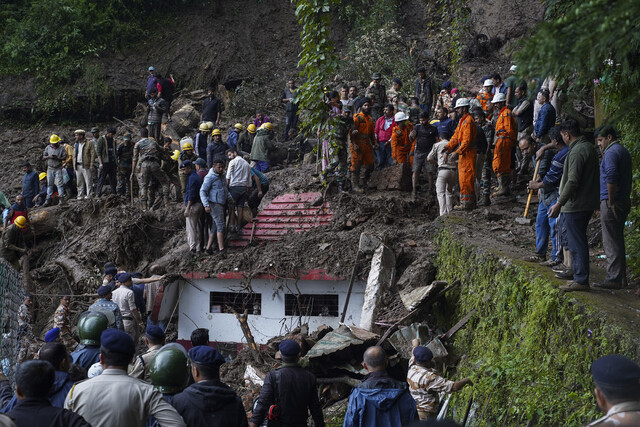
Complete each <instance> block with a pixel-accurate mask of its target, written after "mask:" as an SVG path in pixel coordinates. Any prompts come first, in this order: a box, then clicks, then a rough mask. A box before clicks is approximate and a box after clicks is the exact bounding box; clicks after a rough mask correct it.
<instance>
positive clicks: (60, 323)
mask: <svg viewBox="0 0 640 427" xmlns="http://www.w3.org/2000/svg"><path fill="white" fill-rule="evenodd" d="M70 305H71V296H70V295H69V294H63V295H62V296H61V297H60V305H58V308H56V311H55V312H54V313H53V327H54V328H60V339H61V340H62V343H63V344H64V345H65V347H67V350H68V351H71V350H73V349H74V348H75V346H76V345H77V344H78V343H77V342H76V340H74V339H73V336H72V334H71V319H70V316H71V312H70V310H69V306H70Z"/></svg>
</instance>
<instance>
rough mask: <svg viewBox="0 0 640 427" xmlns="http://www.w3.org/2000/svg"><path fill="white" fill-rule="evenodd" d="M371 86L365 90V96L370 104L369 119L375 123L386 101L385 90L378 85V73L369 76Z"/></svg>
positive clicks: (379, 78)
mask: <svg viewBox="0 0 640 427" xmlns="http://www.w3.org/2000/svg"><path fill="white" fill-rule="evenodd" d="M371 80H372V82H371V84H370V85H369V87H368V88H367V91H366V92H365V95H364V96H366V97H367V98H369V99H370V102H371V117H372V118H373V121H374V122H375V121H376V120H378V118H379V117H380V116H382V109H383V108H384V106H385V104H386V101H387V88H386V87H384V85H383V84H381V83H380V81H381V80H382V76H381V75H380V73H373V76H371Z"/></svg>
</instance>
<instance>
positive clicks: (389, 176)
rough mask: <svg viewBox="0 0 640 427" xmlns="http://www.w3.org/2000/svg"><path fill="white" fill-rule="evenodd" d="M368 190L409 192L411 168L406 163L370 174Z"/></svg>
mask: <svg viewBox="0 0 640 427" xmlns="http://www.w3.org/2000/svg"><path fill="white" fill-rule="evenodd" d="M367 185H368V186H369V188H376V189H378V190H403V191H410V190H411V166H410V165H409V164H408V163H403V164H398V165H395V166H389V167H388V168H384V169H382V170H379V171H378V170H376V171H373V172H372V173H371V178H370V179H369V182H368V183H367Z"/></svg>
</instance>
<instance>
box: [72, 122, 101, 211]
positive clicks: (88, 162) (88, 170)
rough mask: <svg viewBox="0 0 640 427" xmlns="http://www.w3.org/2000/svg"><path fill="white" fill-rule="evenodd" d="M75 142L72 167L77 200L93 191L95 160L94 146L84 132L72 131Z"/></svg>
mask: <svg viewBox="0 0 640 427" xmlns="http://www.w3.org/2000/svg"><path fill="white" fill-rule="evenodd" d="M73 134H74V136H75V139H76V144H75V147H74V152H73V167H74V168H75V172H76V180H77V181H76V182H77V183H78V200H80V199H82V198H83V197H84V198H85V199H88V198H89V197H90V196H91V192H92V191H93V171H94V170H95V167H94V166H93V163H94V162H95V160H96V148H95V146H94V145H93V143H92V142H87V140H86V138H85V134H86V132H85V131H84V130H82V129H78V130H76V131H75V132H73Z"/></svg>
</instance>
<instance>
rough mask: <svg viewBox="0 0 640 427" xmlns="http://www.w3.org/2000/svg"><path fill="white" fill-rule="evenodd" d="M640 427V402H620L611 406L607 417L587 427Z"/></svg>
mask: <svg viewBox="0 0 640 427" xmlns="http://www.w3.org/2000/svg"><path fill="white" fill-rule="evenodd" d="M638 425H640V402H622V403H618V404H617V405H613V406H612V407H611V408H610V409H609V411H608V412H607V415H605V416H604V417H602V418H600V419H598V420H595V421H594V422H592V423H591V424H589V425H588V426H587V427H595V426H597V427H614V426H615V427H631V426H638Z"/></svg>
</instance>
